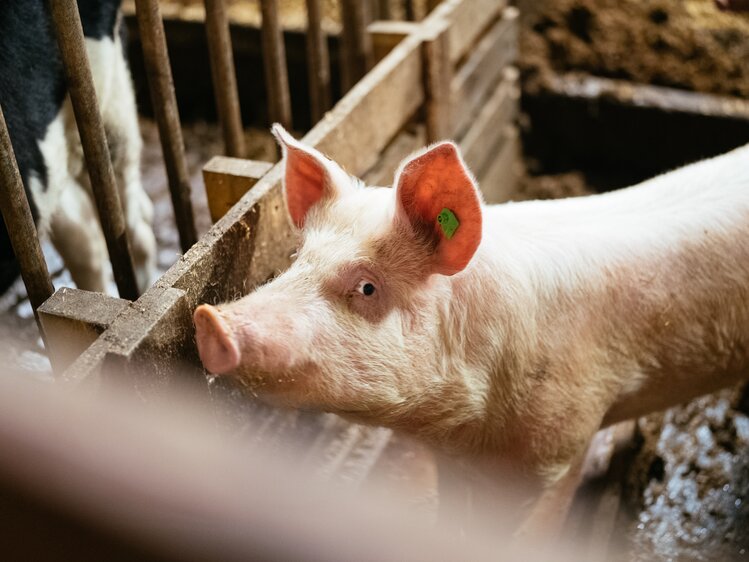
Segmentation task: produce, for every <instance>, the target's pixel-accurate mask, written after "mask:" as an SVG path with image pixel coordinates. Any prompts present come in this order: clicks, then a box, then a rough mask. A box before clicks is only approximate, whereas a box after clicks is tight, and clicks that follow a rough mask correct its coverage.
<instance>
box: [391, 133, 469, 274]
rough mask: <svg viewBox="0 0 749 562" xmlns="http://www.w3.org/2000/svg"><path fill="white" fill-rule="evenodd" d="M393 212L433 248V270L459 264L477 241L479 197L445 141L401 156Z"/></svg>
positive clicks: (452, 147) (461, 265)
mask: <svg viewBox="0 0 749 562" xmlns="http://www.w3.org/2000/svg"><path fill="white" fill-rule="evenodd" d="M396 198H397V208H398V214H397V217H399V218H400V219H401V220H403V219H404V218H405V220H407V221H408V222H409V223H410V225H411V227H412V229H413V231H414V232H415V233H416V234H417V235H418V236H419V237H420V238H422V239H424V240H425V241H426V243H427V244H428V245H429V246H430V247H431V248H433V250H432V252H433V254H434V264H433V271H434V272H435V273H441V274H443V275H453V274H455V273H458V272H459V271H462V270H463V269H465V267H466V266H467V265H468V263H469V262H470V261H471V258H472V257H473V254H474V253H475V252H476V249H477V248H478V247H479V244H480V243H481V231H482V227H481V223H482V217H481V196H480V195H479V191H478V188H477V187H476V183H475V181H474V179H473V177H472V176H471V173H470V172H469V171H468V168H466V165H465V164H464V163H463V159H462V158H461V157H460V152H459V151H458V147H457V146H455V144H453V143H451V142H442V143H440V144H437V145H434V146H432V147H430V148H429V149H427V150H426V151H424V152H422V153H421V154H417V155H416V156H413V157H411V158H410V159H408V160H406V161H405V162H404V163H403V164H401V167H400V169H399V171H398V173H397V175H396Z"/></svg>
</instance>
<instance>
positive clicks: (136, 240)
mask: <svg viewBox="0 0 749 562" xmlns="http://www.w3.org/2000/svg"><path fill="white" fill-rule="evenodd" d="M88 51H89V56H90V57H91V61H92V69H93V70H94V74H95V76H97V92H100V104H101V113H102V119H103V121H104V127H105V129H106V133H107V141H108V144H109V150H110V154H111V157H112V166H113V168H114V172H115V176H116V179H117V185H118V187H119V192H120V199H121V203H122V209H123V212H124V213H125V221H126V224H127V229H128V239H129V242H130V250H131V252H132V256H133V266H134V267H135V275H136V278H137V282H138V287H139V289H140V290H141V291H144V290H145V289H147V288H148V287H149V286H150V285H151V283H152V282H153V281H155V280H156V275H157V272H156V238H155V237H154V234H153V229H152V222H153V204H152V203H151V200H150V199H149V197H148V195H146V192H145V190H144V189H143V185H142V183H141V175H140V156H141V150H142V147H143V141H142V139H141V136H140V130H139V127H138V112H137V108H136V105H135V94H134V91H133V84H132V79H131V76H130V70H129V68H128V66H127V61H126V60H125V57H124V51H123V45H122V42H121V39H120V37H119V36H118V35H116V36H115V40H114V41H112V40H110V39H109V38H105V39H102V40H100V41H89V42H88ZM103 65H106V66H103Z"/></svg>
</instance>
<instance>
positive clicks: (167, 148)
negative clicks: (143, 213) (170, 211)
mask: <svg viewBox="0 0 749 562" xmlns="http://www.w3.org/2000/svg"><path fill="white" fill-rule="evenodd" d="M135 11H136V16H137V18H138V30H139V32H140V40H141V43H142V44H143V59H144V61H145V65H146V75H147V76H148V87H149V90H150V91H151V103H152V105H153V111H154V114H155V115H156V123H157V124H158V126H159V138H160V139H161V149H162V151H163V153H164V163H165V164H166V174H167V177H168V178H169V192H170V194H171V196H172V205H173V206H174V218H175V220H176V222H177V230H178V231H179V240H180V245H181V247H182V251H183V252H186V251H187V250H189V249H190V247H191V246H192V245H193V244H195V242H197V239H198V237H197V234H196V231H195V219H194V218H193V213H192V201H191V200H190V179H189V176H188V174H187V163H186V161H185V144H184V141H183V140H182V129H181V127H180V122H179V110H178V109H177V99H176V97H175V94H174V82H173V80H172V70H171V67H170V66H169V53H168V52H167V48H166V37H165V36H164V22H163V21H161V12H160V10H159V2H158V0H135Z"/></svg>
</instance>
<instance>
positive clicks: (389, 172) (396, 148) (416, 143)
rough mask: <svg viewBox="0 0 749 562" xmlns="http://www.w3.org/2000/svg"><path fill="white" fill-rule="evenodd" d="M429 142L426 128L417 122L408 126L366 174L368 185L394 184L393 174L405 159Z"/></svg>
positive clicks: (365, 178)
mask: <svg viewBox="0 0 749 562" xmlns="http://www.w3.org/2000/svg"><path fill="white" fill-rule="evenodd" d="M426 144H427V141H426V128H425V127H424V125H421V124H417V125H413V126H407V127H406V128H405V129H404V130H403V131H402V132H401V133H400V134H399V135H398V136H397V137H395V138H394V139H393V141H392V142H391V143H390V144H389V145H388V147H387V148H386V149H385V150H384V151H383V152H382V156H381V157H380V159H379V160H378V161H377V164H375V165H374V166H372V168H371V169H370V170H369V171H368V172H367V173H366V174H364V176H363V177H362V179H363V180H364V181H365V182H366V183H367V185H379V186H392V184H393V176H394V175H395V172H396V170H397V169H398V166H399V165H400V163H401V162H402V161H403V159H404V158H405V157H406V156H408V155H409V154H411V153H413V152H415V151H417V150H419V149H420V148H423V147H424V146H425V145H426Z"/></svg>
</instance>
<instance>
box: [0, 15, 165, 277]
mask: <svg viewBox="0 0 749 562" xmlns="http://www.w3.org/2000/svg"><path fill="white" fill-rule="evenodd" d="M120 2H121V0H79V1H78V9H79V12H80V16H81V22H82V24H83V32H84V35H85V37H86V48H87V52H88V57H89V61H90V64H91V71H92V74H93V78H94V85H95V88H96V94H97V97H98V101H99V106H100V110H101V116H102V121H103V123H104V128H105V130H106V135H107V142H108V144H109V150H110V154H111V157H112V164H113V167H114V172H115V176H116V180H117V184H118V187H119V193H120V200H121V202H122V206H123V210H124V212H125V220H126V224H127V229H128V237H129V242H130V247H131V250H132V255H133V261H134V266H135V271H136V278H137V281H138V285H139V287H140V289H141V290H143V289H145V288H146V287H147V286H148V285H149V284H150V283H151V281H153V280H154V279H155V277H156V239H155V237H154V234H153V230H152V228H151V223H152V220H153V205H152V204H151V200H150V199H149V198H148V196H147V195H146V193H145V191H144V190H143V186H142V184H141V177H140V153H141V147H142V140H141V137H140V132H139V129H138V114H137V110H136V105H135V94H134V90H133V84H132V79H131V76H130V69H129V67H128V64H127V60H126V58H125V50H124V49H125V31H126V29H125V25H124V23H123V21H122V14H121V12H120V10H119V8H120ZM0 105H2V108H3V113H4V115H5V120H6V123H7V126H8V132H9V135H10V139H11V143H12V145H13V150H14V152H15V156H16V160H17V161H18V167H19V171H20V172H21V178H22V180H23V183H24V187H25V190H26V196H27V198H28V200H29V205H30V207H31V211H32V215H33V216H34V219H35V221H36V224H37V230H38V231H39V233H40V235H41V236H42V237H47V236H48V237H49V238H50V240H51V241H52V243H53V244H54V246H55V248H56V249H57V251H58V252H59V253H60V255H61V256H62V258H63V261H64V263H65V265H66V267H67V268H68V269H69V270H70V273H71V276H72V278H73V281H74V282H75V284H76V285H77V286H78V287H79V288H81V289H86V290H90V291H99V292H105V291H106V290H107V288H108V287H109V286H110V280H111V272H110V269H109V267H108V265H107V260H108V253H107V246H106V243H105V240H104V235H103V232H102V230H101V226H100V224H99V222H98V218H97V212H96V209H95V206H94V203H93V199H92V194H91V187H90V183H89V179H88V174H87V173H86V169H85V163H84V158H83V151H82V148H81V143H80V139H79V137H78V131H77V129H76V124H75V117H74V115H73V110H72V106H71V103H70V98H69V97H68V95H67V88H66V85H65V76H64V73H63V67H62V61H61V59H60V55H59V52H58V48H57V41H56V39H55V35H54V31H53V26H52V18H51V14H50V11H49V6H48V3H47V1H46V0H25V1H23V2H0ZM18 273H19V269H18V262H17V261H16V259H15V255H14V253H13V249H12V247H11V244H10V239H9V238H8V234H7V230H6V228H5V224H4V223H2V219H1V218H0V291H5V290H6V289H7V288H8V287H9V286H10V285H11V284H12V283H13V282H14V280H15V279H16V278H17V276H18Z"/></svg>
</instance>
